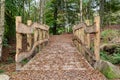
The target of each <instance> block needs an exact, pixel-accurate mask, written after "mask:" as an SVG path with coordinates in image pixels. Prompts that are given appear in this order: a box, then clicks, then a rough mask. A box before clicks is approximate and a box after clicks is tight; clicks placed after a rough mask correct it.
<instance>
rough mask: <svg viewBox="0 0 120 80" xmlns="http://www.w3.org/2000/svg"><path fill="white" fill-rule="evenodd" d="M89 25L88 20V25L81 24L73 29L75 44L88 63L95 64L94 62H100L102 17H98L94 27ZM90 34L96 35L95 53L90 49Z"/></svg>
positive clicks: (95, 19)
mask: <svg viewBox="0 0 120 80" xmlns="http://www.w3.org/2000/svg"><path fill="white" fill-rule="evenodd" d="M89 23H90V21H89V20H86V23H80V24H78V25H75V26H74V27H73V35H74V38H73V42H74V44H75V46H76V47H77V48H78V50H79V51H80V53H81V54H82V55H83V56H84V57H85V58H86V59H87V60H88V62H89V63H90V64H93V63H94V61H98V60H100V48H99V45H100V17H99V16H96V17H95V18H94V23H93V25H90V24H89ZM90 34H93V35H94V47H93V48H94V52H93V51H91V49H90V45H91V37H90ZM92 38H93V37H92Z"/></svg>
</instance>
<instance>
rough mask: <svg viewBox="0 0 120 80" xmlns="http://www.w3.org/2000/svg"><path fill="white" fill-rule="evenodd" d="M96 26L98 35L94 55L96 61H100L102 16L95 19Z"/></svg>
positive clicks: (95, 40) (96, 35)
mask: <svg viewBox="0 0 120 80" xmlns="http://www.w3.org/2000/svg"><path fill="white" fill-rule="evenodd" d="M94 22H95V24H96V32H97V33H96V34H95V39H94V54H95V58H96V60H100V16H96V17H95V18H94Z"/></svg>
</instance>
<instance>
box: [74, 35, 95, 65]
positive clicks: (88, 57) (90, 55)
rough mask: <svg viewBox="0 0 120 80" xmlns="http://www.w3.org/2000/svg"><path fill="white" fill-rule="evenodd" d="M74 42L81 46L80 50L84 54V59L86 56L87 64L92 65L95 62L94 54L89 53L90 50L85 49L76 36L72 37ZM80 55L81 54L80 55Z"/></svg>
mask: <svg viewBox="0 0 120 80" xmlns="http://www.w3.org/2000/svg"><path fill="white" fill-rule="evenodd" d="M74 41H76V42H78V43H79V44H81V47H82V49H83V50H84V51H85V53H84V55H83V56H84V57H85V58H86V56H87V58H86V59H87V60H88V62H89V63H90V64H91V65H92V64H94V62H95V61H96V60H95V56H94V53H93V52H91V51H90V49H89V48H86V45H85V44H84V43H83V42H82V41H81V39H80V38H79V37H78V36H74V37H73V42H74ZM81 54H82V53H81Z"/></svg>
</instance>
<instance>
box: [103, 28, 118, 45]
mask: <svg viewBox="0 0 120 80" xmlns="http://www.w3.org/2000/svg"><path fill="white" fill-rule="evenodd" d="M118 36H120V34H119V31H118V30H111V29H108V30H104V31H103V32H102V33H101V37H102V39H103V42H105V43H107V42H109V41H111V40H112V39H113V38H115V37H118Z"/></svg>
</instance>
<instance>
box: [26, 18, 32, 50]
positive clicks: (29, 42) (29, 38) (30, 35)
mask: <svg viewBox="0 0 120 80" xmlns="http://www.w3.org/2000/svg"><path fill="white" fill-rule="evenodd" d="M31 24H32V21H31V20H28V21H27V25H28V27H30V25H31ZM32 38H33V37H32V34H27V51H29V50H30V49H31V48H32V42H33V41H32Z"/></svg>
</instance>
